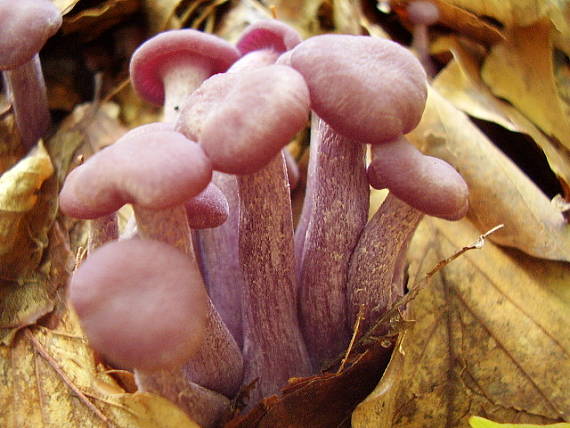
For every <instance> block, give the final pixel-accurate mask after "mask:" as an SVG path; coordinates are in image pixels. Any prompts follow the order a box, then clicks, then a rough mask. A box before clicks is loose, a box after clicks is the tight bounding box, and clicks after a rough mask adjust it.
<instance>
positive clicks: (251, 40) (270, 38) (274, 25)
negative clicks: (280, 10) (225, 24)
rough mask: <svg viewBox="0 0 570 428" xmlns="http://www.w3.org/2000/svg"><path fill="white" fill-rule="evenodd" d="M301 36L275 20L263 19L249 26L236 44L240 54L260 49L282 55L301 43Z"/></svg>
mask: <svg viewBox="0 0 570 428" xmlns="http://www.w3.org/2000/svg"><path fill="white" fill-rule="evenodd" d="M301 40H302V39H301V36H300V35H299V33H298V32H297V31H295V30H294V29H293V28H292V27H290V26H289V25H287V24H285V23H284V22H281V21H278V20H276V19H264V20H261V21H257V22H255V23H254V24H251V25H250V26H249V27H247V28H246V29H245V31H244V32H243V33H242V35H241V37H240V39H239V40H238V42H237V48H238V50H239V52H240V54H242V55H245V54H247V53H249V52H253V51H257V50H260V49H272V50H274V51H276V52H277V53H283V52H286V51H288V50H290V49H293V48H294V47H295V46H297V45H298V44H299V43H301Z"/></svg>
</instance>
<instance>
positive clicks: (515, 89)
mask: <svg viewBox="0 0 570 428" xmlns="http://www.w3.org/2000/svg"><path fill="white" fill-rule="evenodd" d="M552 31H553V29H552V25H551V23H550V21H549V20H547V19H544V20H541V21H538V22H536V23H535V24H533V25H531V26H528V27H514V28H513V29H512V33H511V34H510V35H509V38H508V40H506V41H505V42H504V43H501V44H498V45H496V46H495V47H494V48H493V50H492V51H491V53H490V54H489V56H488V57H487V59H486V60H485V63H484V64H483V69H482V77H483V80H484V81H485V83H486V84H487V85H488V86H489V87H490V88H491V90H492V91H493V93H494V94H495V95H496V96H498V97H501V98H504V99H506V100H508V101H509V102H511V103H512V104H513V105H514V106H515V107H516V108H517V109H518V110H520V112H521V113H523V114H524V115H525V116H527V117H528V118H529V119H530V120H531V121H532V122H534V123H535V124H536V125H537V126H538V127H539V128H540V129H541V130H542V131H543V132H544V133H545V134H546V135H547V136H549V137H551V138H553V139H554V140H556V141H557V142H559V144H561V145H563V146H564V147H565V148H566V150H570V105H568V104H567V103H566V102H565V101H564V99H563V98H561V96H560V93H559V90H558V87H557V85H556V80H555V76H554V65H553V61H552V58H553V44H552V43H553V42H552V37H551V33H552Z"/></svg>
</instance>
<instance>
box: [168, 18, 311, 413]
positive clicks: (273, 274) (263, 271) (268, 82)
mask: <svg viewBox="0 0 570 428" xmlns="http://www.w3.org/2000/svg"><path fill="white" fill-rule="evenodd" d="M255 28H261V30H260V32H259V34H258V33H256V31H253V30H251V29H250V30H249V31H246V32H245V35H244V36H243V37H242V39H244V38H246V39H247V40H250V41H251V43H248V44H247V48H245V47H244V48H243V49H244V50H243V53H245V55H244V56H243V57H242V58H241V59H240V60H238V61H237V62H236V63H235V64H234V65H232V67H231V68H230V69H229V70H228V72H227V73H225V74H224V75H218V76H213V77H211V78H210V79H208V80H207V81H206V82H204V84H203V85H202V86H201V87H200V88H199V89H198V90H196V92H194V94H192V95H191V96H190V97H189V98H188V100H187V102H186V104H185V105H184V107H183V109H182V112H181V114H180V117H179V120H178V122H177V129H178V130H180V131H181V132H183V133H184V134H185V135H187V136H188V137H189V138H193V139H195V140H196V141H198V142H199V143H200V144H201V145H202V146H203V147H204V150H205V151H206V153H207V154H208V156H209V157H210V159H212V165H213V167H214V169H216V170H219V171H223V172H227V173H233V174H236V175H237V176H238V178H237V181H238V186H239V197H240V223H239V258H240V264H241V267H242V272H243V275H244V279H245V287H244V289H243V290H242V316H243V338H244V339H243V343H244V345H243V352H244V359H245V362H246V365H245V373H244V382H245V383H248V382H251V381H253V380H255V379H258V383H257V385H256V388H255V390H254V391H252V392H251V393H250V399H251V402H252V403H253V402H255V400H257V399H260V398H262V397H264V396H266V395H268V394H270V393H274V392H276V391H277V389H278V388H279V387H281V386H283V385H285V384H286V382H287V380H288V379H289V378H290V377H291V376H301V375H306V374H309V373H310V365H309V361H308V357H307V354H306V350H305V345H304V343H303V339H302V335H301V333H300V330H299V326H298V320H297V313H296V286H295V276H294V265H293V247H292V236H293V224H292V218H291V202H290V195H289V186H288V180H287V176H286V170H285V163H284V159H283V155H282V154H281V153H280V152H281V150H282V148H283V147H284V146H285V144H287V143H288V142H289V141H290V139H291V138H292V137H293V136H294V135H295V134H296V133H297V132H298V131H299V130H300V129H302V127H303V126H304V125H305V123H306V118H307V115H308V91H307V87H306V85H305V82H304V81H303V78H302V77H301V76H300V75H299V74H298V73H297V72H295V71H294V70H293V69H291V68H289V67H286V66H282V65H273V62H274V61H275V59H276V58H277V57H278V55H279V54H280V50H276V49H283V48H284V47H285V48H286V44H285V43H286V42H285V41H284V40H289V36H284V35H286V34H291V32H292V31H293V30H291V29H290V28H289V27H286V26H284V25H283V24H280V23H279V24H276V23H275V22H274V21H267V22H265V21H264V22H263V23H260V24H257V25H256V27H255ZM271 29H275V32H274V33H271V34H272V35H268V34H269V33H270V32H271ZM256 34H258V35H256ZM279 38H281V39H282V42H281V44H279V43H278V42H276V40H278V39H279ZM297 38H298V36H297ZM254 41H255V43H254ZM266 41H267V42H266ZM240 46H245V45H244V44H243V43H242V42H241V41H240V42H238V48H239V47H240ZM254 48H257V50H254V51H250V52H247V53H246V51H247V50H249V49H254ZM241 50H242V49H240V51H241ZM220 124H224V126H220ZM269 286H270V287H271V288H270V289H268V287H269Z"/></svg>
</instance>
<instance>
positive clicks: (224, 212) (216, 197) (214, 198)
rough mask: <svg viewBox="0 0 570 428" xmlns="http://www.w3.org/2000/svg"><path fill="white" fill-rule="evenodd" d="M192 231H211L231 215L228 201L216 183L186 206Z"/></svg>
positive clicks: (209, 185) (186, 203) (187, 202)
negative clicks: (210, 229)
mask: <svg viewBox="0 0 570 428" xmlns="http://www.w3.org/2000/svg"><path fill="white" fill-rule="evenodd" d="M184 206H185V208H186V214H187V216H188V225H189V226H190V228H191V229H209V228H212V227H218V226H220V225H222V224H224V223H225V222H226V220H227V219H228V216H229V214H230V207H229V204H228V200H227V199H226V197H225V195H224V194H223V193H222V191H221V190H220V188H219V187H218V186H216V185H215V184H214V183H210V184H208V187H206V188H205V189H204V190H203V191H202V192H200V193H199V194H198V195H196V196H194V197H193V198H192V199H190V200H188V201H186V202H185V204H184Z"/></svg>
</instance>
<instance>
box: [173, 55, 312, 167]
mask: <svg viewBox="0 0 570 428" xmlns="http://www.w3.org/2000/svg"><path fill="white" fill-rule="evenodd" d="M308 114H309V92H308V89H307V86H306V84H305V81H304V80H303V77H302V76H301V75H300V74H299V73H297V72H296V71H295V70H293V69H292V68H289V67H286V66H282V65H270V66H265V67H260V68H254V69H247V70H246V69H244V70H241V71H240V72H235V73H224V74H220V75H216V76H212V77H211V78H210V79H208V80H207V81H206V82H204V84H203V85H202V86H201V87H200V88H199V89H197V90H196V91H195V92H194V93H193V94H192V95H191V96H190V97H189V98H188V99H187V101H186V103H185V104H184V106H183V108H182V111H181V112H180V117H179V120H178V122H177V124H176V129H177V130H178V131H180V132H182V133H183V134H185V135H186V136H187V137H188V138H190V139H193V140H196V141H198V142H199V143H200V145H201V146H202V147H203V148H204V151H205V152H206V154H207V155H208V157H209V158H210V159H211V161H212V165H213V168H214V169H215V170H217V171H222V172H226V173H230V174H251V173H254V172H256V171H258V170H260V169H261V168H263V166H265V165H266V164H267V163H268V162H269V161H270V160H271V159H272V158H273V157H274V156H275V155H276V154H277V153H278V152H279V150H281V149H282V148H283V147H284V146H285V145H286V144H287V143H288V142H289V141H290V140H291V139H292V138H293V137H294V136H295V134H296V133H297V132H299V130H301V129H302V128H303V126H304V125H305V123H306V121H307V117H308Z"/></svg>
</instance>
